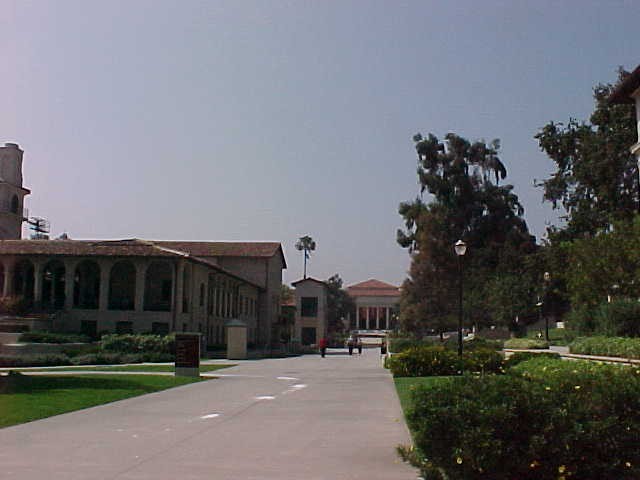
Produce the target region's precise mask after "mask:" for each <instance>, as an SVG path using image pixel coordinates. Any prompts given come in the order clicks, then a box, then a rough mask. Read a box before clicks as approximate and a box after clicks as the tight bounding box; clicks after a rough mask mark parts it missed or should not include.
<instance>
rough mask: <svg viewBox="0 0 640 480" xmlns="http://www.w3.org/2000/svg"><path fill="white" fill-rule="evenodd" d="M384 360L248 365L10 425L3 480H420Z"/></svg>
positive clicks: (0, 438)
mask: <svg viewBox="0 0 640 480" xmlns="http://www.w3.org/2000/svg"><path fill="white" fill-rule="evenodd" d="M378 352H379V350H377V349H376V350H370V351H367V350H365V352H364V354H363V355H362V356H361V357H359V356H353V357H349V356H347V355H331V354H330V355H328V356H327V357H326V358H324V359H322V358H320V357H319V356H303V357H296V358H287V359H267V360H258V361H248V362H241V364H240V365H238V366H237V367H233V368H229V369H225V370H220V371H217V372H212V373H215V374H216V376H219V377H220V378H218V379H215V380H211V381H207V382H200V383H197V384H190V385H186V386H183V387H178V388H174V389H171V390H167V391H163V392H157V393H153V394H149V395H145V396H142V397H137V398H133V399H128V400H122V401H119V402H115V403H111V404H107V405H102V406H99V407H94V408H90V409H87V410H82V411H78V412H73V413H68V414H64V415H59V416H56V417H51V418H48V419H44V420H39V421H36V422H32V423H28V424H23V425H18V426H14V427H8V428H5V429H0V478H1V479H5V478H7V479H19V480H36V479H37V480H42V479H46V480H54V479H61V480H62V479H64V480H94V479H100V480H107V479H109V480H112V479H113V480H115V479H118V480H125V479H126V480H134V479H135V480H141V479H154V480H157V479H172V480H173V479H180V480H187V479H208V480H226V479H229V480H262V479H274V480H275V479H277V480H287V479H291V480H294V479H295V480H300V479H309V480H314V479H367V480H376V479H385V480H387V479H415V478H416V477H417V472H416V471H415V470H414V469H413V468H411V467H409V466H407V465H405V464H403V463H402V462H401V461H400V460H399V459H398V457H397V456H396V453H395V447H396V445H398V444H399V443H408V442H409V435H408V432H407V429H406V426H405V424H404V421H403V418H402V412H401V409H400V405H399V402H398V399H397V396H396V393H395V388H394V385H393V381H392V378H391V376H390V375H389V374H388V372H387V371H385V370H384V369H382V368H381V367H380V360H379V358H380V357H379V354H378ZM0 414H1V412H0Z"/></svg>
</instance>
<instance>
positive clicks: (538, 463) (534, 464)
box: [529, 460, 540, 468]
mask: <svg viewBox="0 0 640 480" xmlns="http://www.w3.org/2000/svg"><path fill="white" fill-rule="evenodd" d="M529 466H530V467H531V468H536V467H539V466H540V462H539V461H538V460H534V461H533V462H531V463H530V464H529Z"/></svg>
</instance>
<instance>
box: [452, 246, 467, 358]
mask: <svg viewBox="0 0 640 480" xmlns="http://www.w3.org/2000/svg"><path fill="white" fill-rule="evenodd" d="M453 249H454V250H455V252H456V255H457V256H458V272H459V276H460V281H459V282H458V283H459V292H458V293H459V305H458V308H459V311H458V356H460V357H461V356H462V273H463V272H462V257H464V254H465V253H467V244H466V243H464V242H463V241H462V240H458V241H457V242H456V244H455V245H454V246H453Z"/></svg>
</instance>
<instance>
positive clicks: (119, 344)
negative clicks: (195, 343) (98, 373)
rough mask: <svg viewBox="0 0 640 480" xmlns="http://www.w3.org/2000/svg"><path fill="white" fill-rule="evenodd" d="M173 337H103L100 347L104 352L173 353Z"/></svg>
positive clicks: (115, 335) (121, 335) (125, 335)
mask: <svg viewBox="0 0 640 480" xmlns="http://www.w3.org/2000/svg"><path fill="white" fill-rule="evenodd" d="M175 340H176V337H175V335H142V334H140V335H134V334H120V335H118V334H114V335H104V336H103V337H102V339H101V340H100V347H101V349H102V350H104V351H105V352H120V353H175Z"/></svg>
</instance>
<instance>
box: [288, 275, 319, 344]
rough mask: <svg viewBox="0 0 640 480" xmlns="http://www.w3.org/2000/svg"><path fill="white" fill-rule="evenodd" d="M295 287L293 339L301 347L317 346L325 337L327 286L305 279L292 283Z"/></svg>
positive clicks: (314, 280) (313, 279)
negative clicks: (298, 341)
mask: <svg viewBox="0 0 640 480" xmlns="http://www.w3.org/2000/svg"><path fill="white" fill-rule="evenodd" d="M291 285H293V286H294V287H295V289H296V290H295V302H296V310H295V338H296V339H297V340H300V344H301V345H303V346H306V345H314V344H317V343H318V342H319V341H320V339H321V338H325V337H326V336H327V327H328V319H327V313H328V312H327V285H326V284H325V283H324V282H323V281H321V280H316V279H315V278H311V277H307V278H305V279H302V280H298V281H297V282H294V283H292V284H291Z"/></svg>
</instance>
